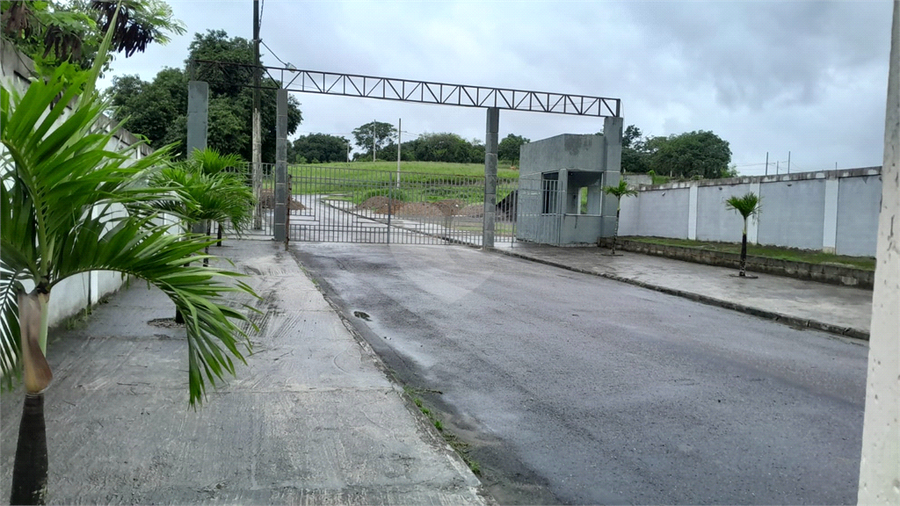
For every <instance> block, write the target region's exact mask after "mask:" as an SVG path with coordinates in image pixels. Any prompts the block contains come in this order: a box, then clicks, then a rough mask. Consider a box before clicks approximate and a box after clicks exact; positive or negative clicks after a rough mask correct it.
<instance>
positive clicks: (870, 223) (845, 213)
mask: <svg viewBox="0 0 900 506" xmlns="http://www.w3.org/2000/svg"><path fill="white" fill-rule="evenodd" d="M881 187H882V185H881V176H863V177H848V178H842V179H840V180H839V186H838V212H837V243H836V245H835V252H836V253H838V254H840V255H853V256H873V255H874V252H875V243H876V239H877V237H878V211H879V206H880V205H881Z"/></svg>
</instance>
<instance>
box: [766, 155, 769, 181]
mask: <svg viewBox="0 0 900 506" xmlns="http://www.w3.org/2000/svg"><path fill="white" fill-rule="evenodd" d="M766 175H767V176H768V175H769V152H768V151H766Z"/></svg>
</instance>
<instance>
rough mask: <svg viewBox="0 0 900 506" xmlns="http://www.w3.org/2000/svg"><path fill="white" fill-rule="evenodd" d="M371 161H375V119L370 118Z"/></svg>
mask: <svg viewBox="0 0 900 506" xmlns="http://www.w3.org/2000/svg"><path fill="white" fill-rule="evenodd" d="M372 161H373V162H374V161H375V120H374V119H373V120H372Z"/></svg>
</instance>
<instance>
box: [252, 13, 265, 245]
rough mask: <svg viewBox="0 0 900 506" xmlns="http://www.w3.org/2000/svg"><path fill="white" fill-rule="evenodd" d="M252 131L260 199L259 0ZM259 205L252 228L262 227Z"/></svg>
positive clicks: (255, 192)
mask: <svg viewBox="0 0 900 506" xmlns="http://www.w3.org/2000/svg"><path fill="white" fill-rule="evenodd" d="M253 65H254V67H253V133H252V154H251V165H253V167H252V168H251V172H252V180H253V197H254V198H255V200H256V202H259V200H260V198H259V197H260V195H259V194H260V185H261V182H262V181H261V180H262V153H261V151H262V128H261V127H260V118H259V0H253ZM261 214H262V213H261V212H260V209H259V205H258V204H257V206H256V207H255V208H254V209H253V228H254V229H256V230H259V229H261V228H262V216H261Z"/></svg>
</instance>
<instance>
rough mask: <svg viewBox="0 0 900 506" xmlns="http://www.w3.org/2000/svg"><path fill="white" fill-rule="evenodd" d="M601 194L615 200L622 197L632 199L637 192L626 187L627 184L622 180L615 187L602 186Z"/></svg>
mask: <svg viewBox="0 0 900 506" xmlns="http://www.w3.org/2000/svg"><path fill="white" fill-rule="evenodd" d="M603 192H604V193H606V194H607V195H612V196H614V197H616V198H617V199H621V198H622V197H633V196H635V195H637V194H638V192H637V190H635V189H633V188H629V187H628V182H627V181H625V180H624V179H619V184H618V185H616V186H604V187H603Z"/></svg>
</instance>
